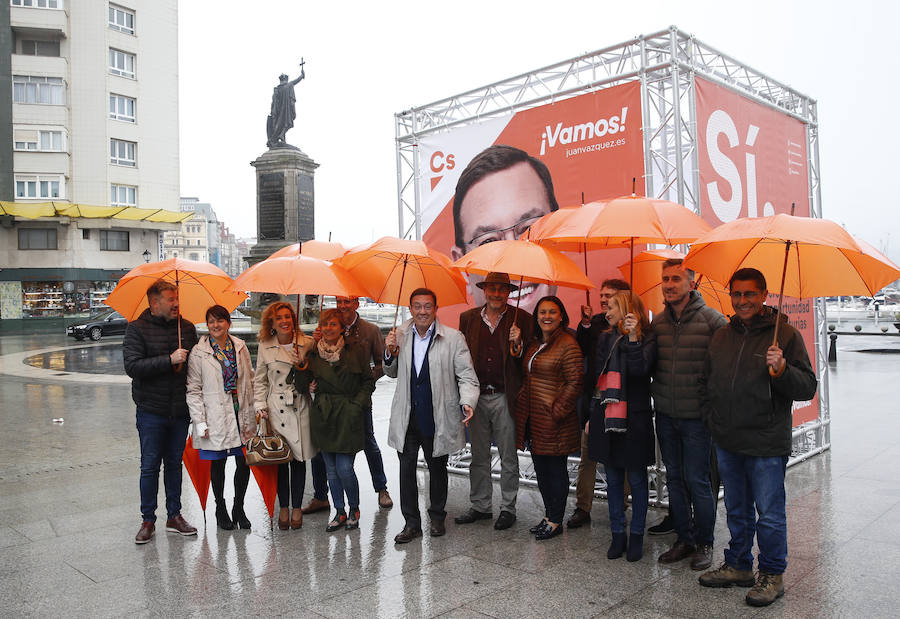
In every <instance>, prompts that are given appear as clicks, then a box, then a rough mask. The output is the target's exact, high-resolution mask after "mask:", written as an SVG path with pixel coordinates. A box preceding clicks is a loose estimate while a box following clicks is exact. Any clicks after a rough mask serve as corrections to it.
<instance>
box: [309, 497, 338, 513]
mask: <svg viewBox="0 0 900 619" xmlns="http://www.w3.org/2000/svg"><path fill="white" fill-rule="evenodd" d="M327 509H331V504H330V503H329V502H328V499H325V500H324V501H320V500H319V499H317V498H315V497H313V498H311V499H310V500H309V503H307V504H306V507H304V508H303V510H302V511H303V515H304V516H305V515H307V514H315V513H316V512H321V511H325V510H327Z"/></svg>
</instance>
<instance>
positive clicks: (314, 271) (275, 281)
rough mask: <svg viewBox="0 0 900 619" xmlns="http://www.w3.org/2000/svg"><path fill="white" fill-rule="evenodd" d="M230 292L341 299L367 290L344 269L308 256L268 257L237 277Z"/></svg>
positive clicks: (230, 287)
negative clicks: (318, 296)
mask: <svg viewBox="0 0 900 619" xmlns="http://www.w3.org/2000/svg"><path fill="white" fill-rule="evenodd" d="M229 290H244V291H252V292H277V293H279V294H300V293H303V294H323V295H324V294H328V295H337V296H341V297H361V296H365V294H366V289H365V288H364V287H363V286H361V285H360V284H359V282H358V281H357V280H356V278H354V277H353V276H352V275H350V273H348V272H347V270H346V269H344V268H343V267H341V266H338V265H336V264H334V263H332V262H329V261H327V260H322V259H321V258H311V257H309V256H307V255H305V254H303V255H294V256H293V257H287V256H283V257H281V258H267V259H266V260H263V261H262V262H260V263H258V264H255V265H253V266H252V267H250V268H249V269H247V270H246V271H244V272H243V273H241V274H240V275H238V277H237V279H235V280H234V282H232V284H231V285H230V286H229Z"/></svg>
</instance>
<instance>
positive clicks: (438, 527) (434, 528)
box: [428, 518, 447, 537]
mask: <svg viewBox="0 0 900 619" xmlns="http://www.w3.org/2000/svg"><path fill="white" fill-rule="evenodd" d="M446 532H447V528H446V527H445V526H444V519H443V518H442V519H440V520H432V521H431V529H430V530H429V531H428V533H429V534H430V535H431V537H441V536H442V535H444V533H446Z"/></svg>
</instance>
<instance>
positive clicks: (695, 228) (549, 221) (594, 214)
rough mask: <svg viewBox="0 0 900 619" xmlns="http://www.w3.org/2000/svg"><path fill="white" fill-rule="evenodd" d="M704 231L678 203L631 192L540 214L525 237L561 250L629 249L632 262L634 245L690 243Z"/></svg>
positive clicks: (703, 225) (705, 226) (699, 221)
mask: <svg viewBox="0 0 900 619" xmlns="http://www.w3.org/2000/svg"><path fill="white" fill-rule="evenodd" d="M709 230H710V227H709V224H707V223H706V222H705V221H703V220H702V219H700V217H699V216H698V215H697V214H696V213H694V212H693V211H691V210H689V209H688V208H686V207H684V206H682V205H680V204H676V203H675V202H669V201H668V200H657V199H654V198H647V197H644V196H637V195H634V194H632V195H630V196H622V197H620V198H615V199H613V200H607V201H601V202H590V203H588V204H585V205H584V206H581V207H575V208H565V209H559V210H558V211H556V212H553V213H550V214H548V215H544V216H543V217H541V218H540V219H539V220H537V221H536V222H534V224H532V226H531V230H530V231H529V234H530V237H529V238H531V240H533V241H536V242H538V243H541V244H547V245H550V246H552V247H554V248H556V249H559V250H561V251H580V252H585V251H587V250H589V249H603V248H608V247H629V248H631V257H632V261H633V260H634V246H635V244H638V245H641V244H646V243H665V244H666V245H678V244H682V243H690V242H692V241H694V240H695V239H697V238H698V237H700V236H701V235H703V234H705V233H706V232H708V231H709ZM633 280H634V274H633V273H631V274H630V277H629V282H632V281H633ZM588 305H590V303H588Z"/></svg>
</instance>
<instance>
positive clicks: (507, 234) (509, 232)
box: [466, 215, 542, 247]
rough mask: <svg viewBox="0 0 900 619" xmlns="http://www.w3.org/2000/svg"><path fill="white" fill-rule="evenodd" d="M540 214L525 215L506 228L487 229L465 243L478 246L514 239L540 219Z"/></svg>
mask: <svg viewBox="0 0 900 619" xmlns="http://www.w3.org/2000/svg"><path fill="white" fill-rule="evenodd" d="M541 217H542V215H535V216H533V217H526V218H525V219H523V220H521V221H519V222H517V223H514V224H513V225H511V226H509V227H508V228H499V229H497V230H488V231H487V232H483V233H481V234H479V235H478V236H474V237H472V239H471V240H470V241H468V242H467V243H466V245H469V246H472V247H478V246H480V245H484V244H485V243H492V242H494V241H502V240H504V239H506V240H510V241H514V240H516V239H517V238H519V237H520V236H522V235H523V234H525V232H527V231H528V228H530V227H531V224H533V223H534V222H535V221H537V220H538V219H540V218H541Z"/></svg>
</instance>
